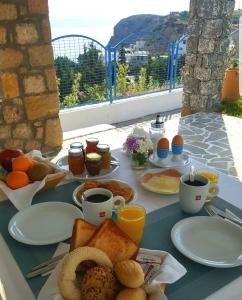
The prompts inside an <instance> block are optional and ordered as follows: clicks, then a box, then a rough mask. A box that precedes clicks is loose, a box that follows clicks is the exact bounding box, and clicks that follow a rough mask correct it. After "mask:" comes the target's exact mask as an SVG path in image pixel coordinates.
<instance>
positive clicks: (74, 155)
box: [68, 148, 85, 175]
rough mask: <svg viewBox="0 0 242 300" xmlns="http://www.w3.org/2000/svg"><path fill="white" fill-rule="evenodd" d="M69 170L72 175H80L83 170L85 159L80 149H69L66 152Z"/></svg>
mask: <svg viewBox="0 0 242 300" xmlns="http://www.w3.org/2000/svg"><path fill="white" fill-rule="evenodd" d="M68 165H69V170H70V171H71V172H72V174H73V175H78V174H82V173H83V172H84V170H85V159H84V155H83V151H82V149H75V148H74V149H73V148H71V149H69V151H68Z"/></svg>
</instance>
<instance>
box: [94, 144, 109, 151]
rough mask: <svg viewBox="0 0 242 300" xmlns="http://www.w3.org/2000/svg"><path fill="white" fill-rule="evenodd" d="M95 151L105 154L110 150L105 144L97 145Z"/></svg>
mask: <svg viewBox="0 0 242 300" xmlns="http://www.w3.org/2000/svg"><path fill="white" fill-rule="evenodd" d="M97 150H98V151H99V152H107V151H109V150H110V147H109V145H107V144H98V145H97Z"/></svg>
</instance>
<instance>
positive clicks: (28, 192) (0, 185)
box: [0, 150, 61, 210]
mask: <svg viewBox="0 0 242 300" xmlns="http://www.w3.org/2000/svg"><path fill="white" fill-rule="evenodd" d="M27 155H28V156H29V157H31V158H33V159H36V160H40V161H41V160H46V161H47V159H44V158H43V157H42V154H41V152H40V151H39V150H33V151H31V152H29V153H28V154H27ZM48 164H49V165H50V166H52V167H54V169H55V171H56V172H58V171H61V170H60V169H58V168H57V167H56V165H54V164H52V163H50V162H48ZM53 176H55V174H49V175H47V176H46V177H45V178H44V179H43V180H42V181H35V182H33V183H31V184H28V185H26V186H24V187H22V188H19V189H16V190H12V189H10V188H9V187H8V186H7V185H6V184H5V183H4V182H3V181H0V189H1V190H2V191H3V192H4V194H5V195H6V196H7V197H8V199H9V200H10V201H11V202H12V203H13V205H14V206H15V207H16V208H17V209H18V210H22V209H24V208H26V207H28V206H31V203H32V200H33V197H34V195H35V194H36V193H37V192H38V191H39V190H40V189H41V188H42V187H44V185H45V182H46V180H47V179H49V178H51V177H53Z"/></svg>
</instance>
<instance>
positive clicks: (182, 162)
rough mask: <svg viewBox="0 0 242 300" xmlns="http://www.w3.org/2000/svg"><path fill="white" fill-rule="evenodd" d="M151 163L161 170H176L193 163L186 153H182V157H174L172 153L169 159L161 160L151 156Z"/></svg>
mask: <svg viewBox="0 0 242 300" xmlns="http://www.w3.org/2000/svg"><path fill="white" fill-rule="evenodd" d="M149 162H150V163H151V164H153V165H154V166H156V167H160V168H175V167H183V166H187V165H189V164H190V163H191V160H190V158H189V156H188V155H187V154H185V153H182V154H181V155H174V154H173V153H172V152H170V153H169V155H168V157H167V158H165V159H160V158H158V157H154V156H153V155H150V156H149Z"/></svg>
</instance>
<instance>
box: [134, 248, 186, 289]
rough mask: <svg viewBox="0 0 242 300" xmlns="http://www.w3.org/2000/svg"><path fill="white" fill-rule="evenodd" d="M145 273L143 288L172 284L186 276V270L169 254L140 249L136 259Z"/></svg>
mask: <svg viewBox="0 0 242 300" xmlns="http://www.w3.org/2000/svg"><path fill="white" fill-rule="evenodd" d="M136 261H137V262H139V263H140V265H141V267H142V269H143V271H144V273H145V286H147V287H149V286H154V285H160V283H174V282H176V281H177V280H178V279H180V278H181V277H182V276H184V275H185V274H186V272H187V271H186V269H185V268H184V267H183V265H181V264H180V263H179V262H178V261H177V260H176V259H175V258H174V257H173V256H172V255H171V254H170V253H168V252H166V251H161V250H149V249H144V248H140V250H139V253H138V255H137V257H136Z"/></svg>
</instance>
